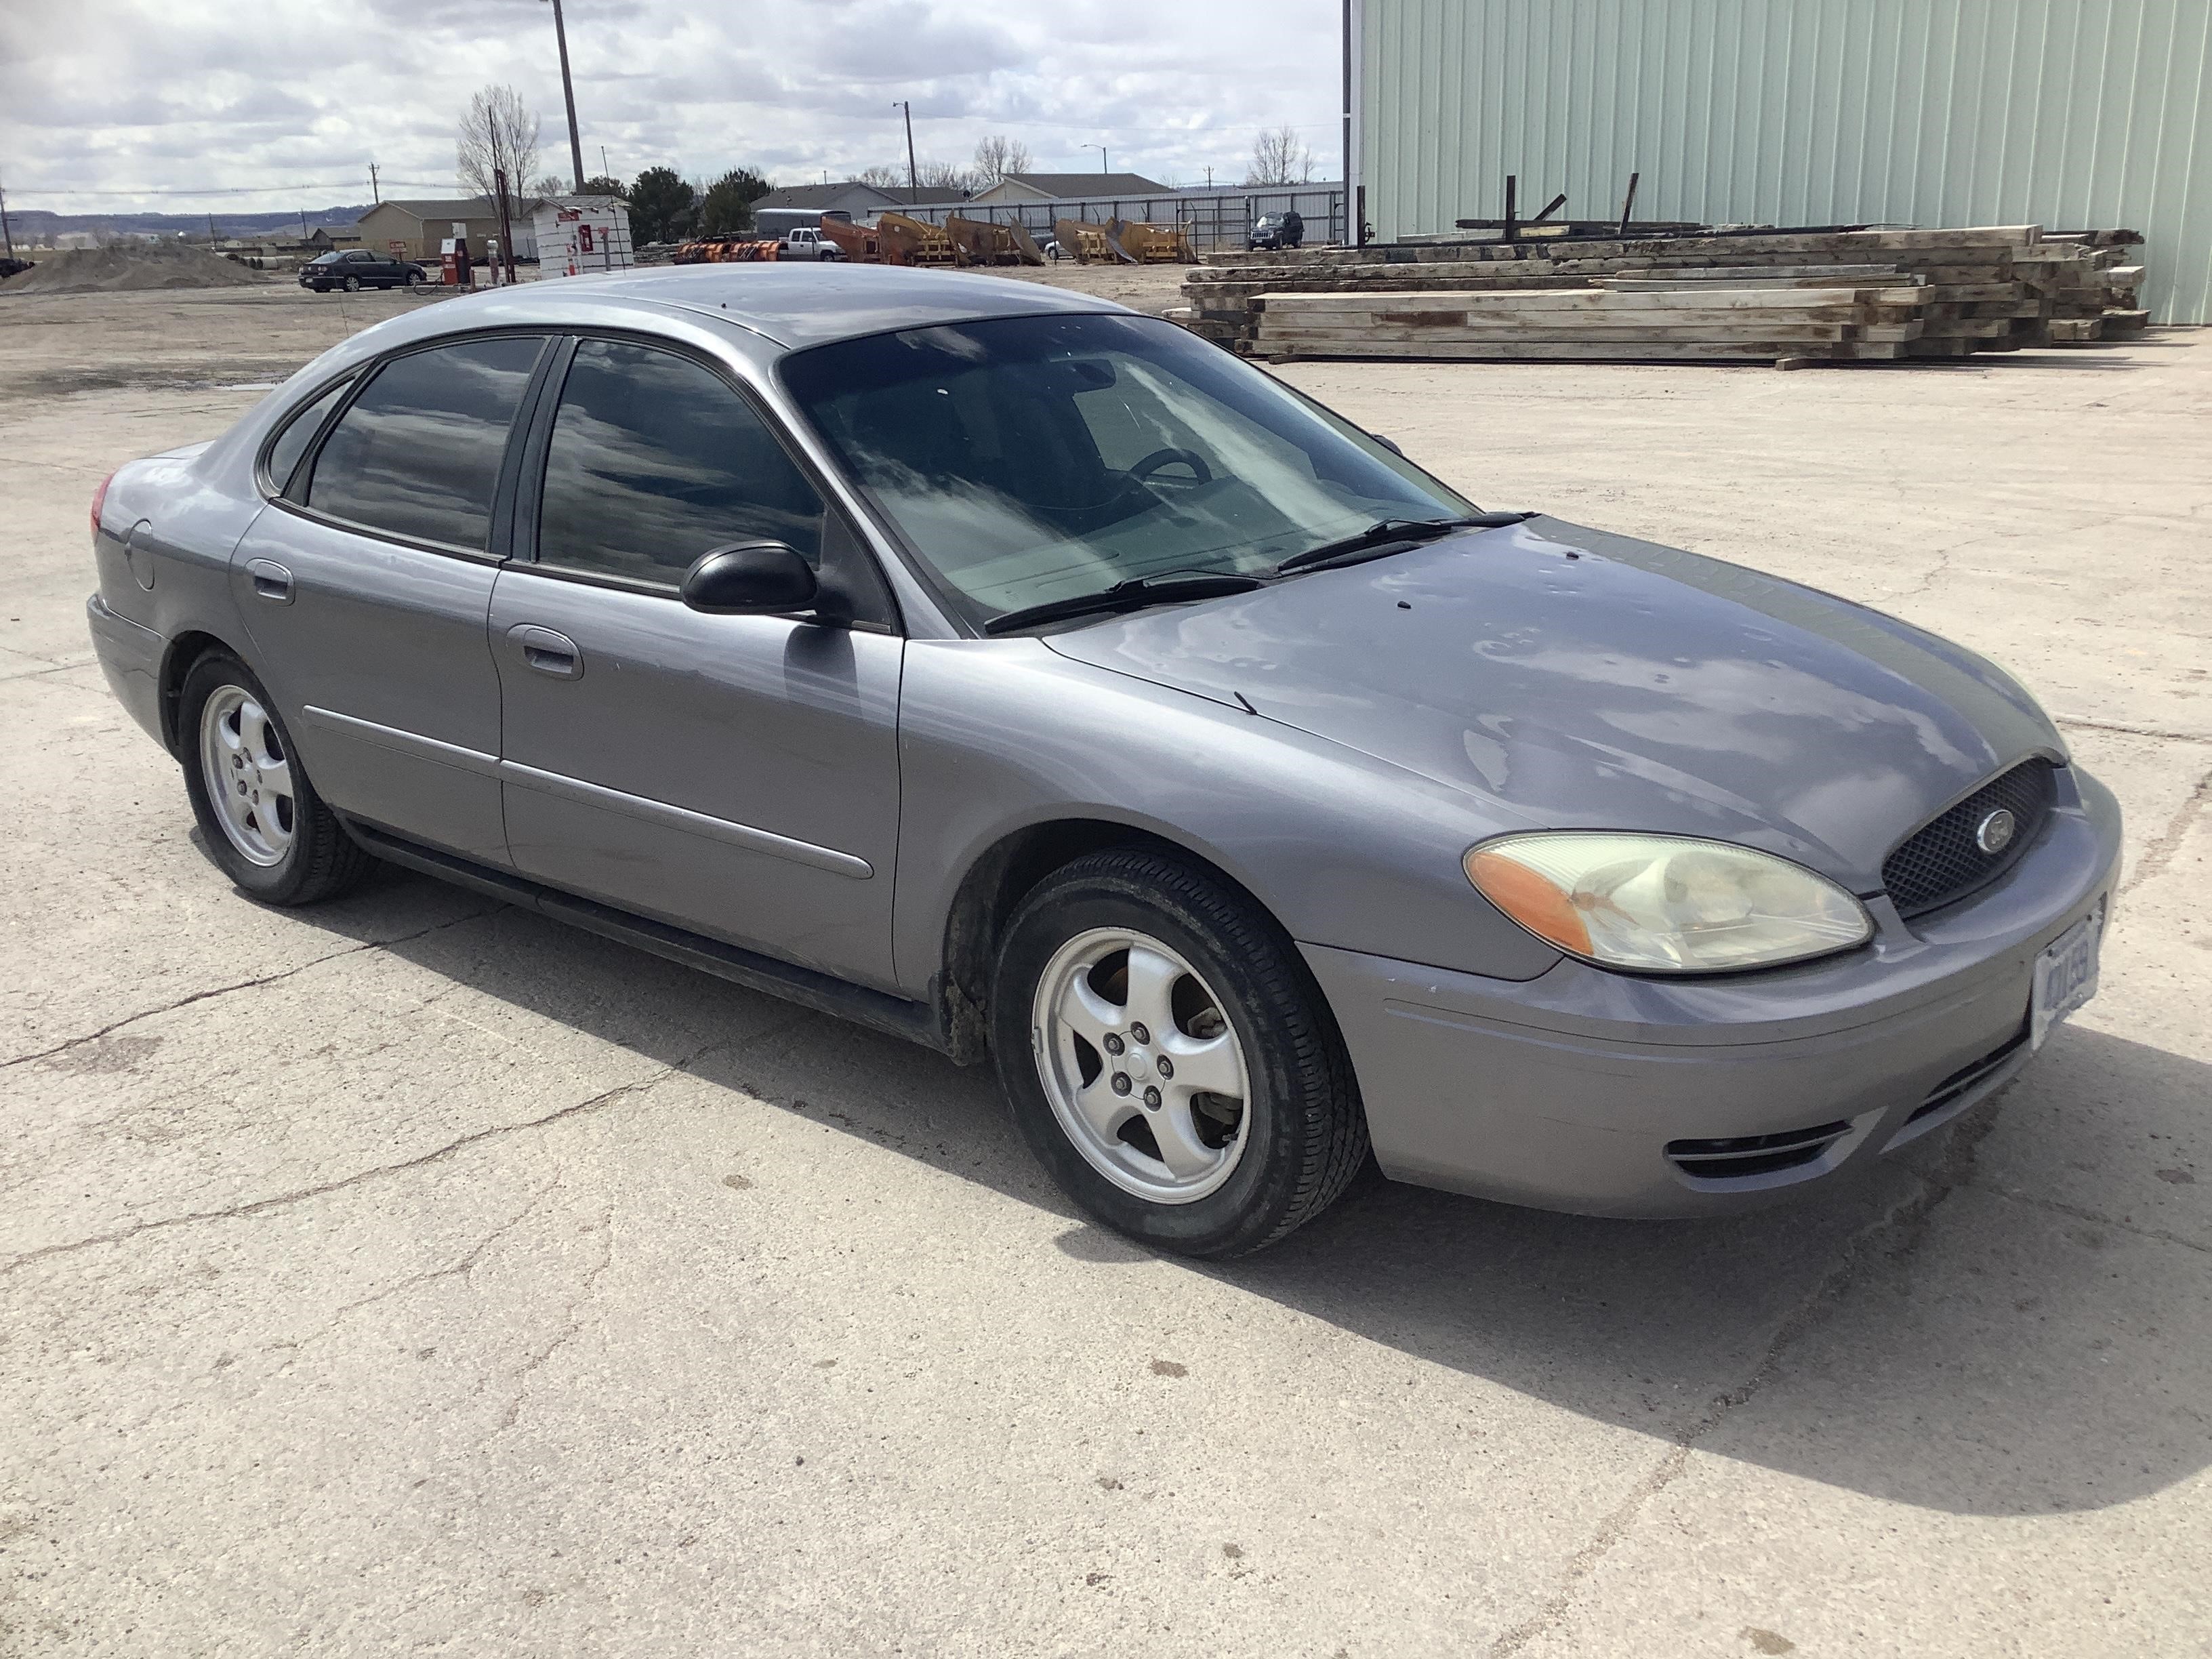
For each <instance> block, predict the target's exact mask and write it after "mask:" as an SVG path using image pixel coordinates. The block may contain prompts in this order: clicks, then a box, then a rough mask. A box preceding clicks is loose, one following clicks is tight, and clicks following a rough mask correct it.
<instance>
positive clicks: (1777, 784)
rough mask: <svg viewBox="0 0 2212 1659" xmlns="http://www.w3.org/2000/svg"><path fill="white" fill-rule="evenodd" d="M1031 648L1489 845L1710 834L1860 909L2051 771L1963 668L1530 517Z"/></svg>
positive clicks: (2039, 717)
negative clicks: (1317, 748)
mask: <svg viewBox="0 0 2212 1659" xmlns="http://www.w3.org/2000/svg"><path fill="white" fill-rule="evenodd" d="M1046 642H1047V643H1048V645H1050V646H1051V647H1052V648H1053V649H1054V651H1056V652H1058V653H1060V654H1061V655H1062V656H1065V657H1068V658H1071V659H1075V660H1078V661H1081V662H1085V663H1088V664H1091V665H1094V666H1096V667H1099V668H1104V669H1109V670H1113V671H1117V672H1121V673H1126V674H1133V675H1136V676H1139V677H1140V678H1145V679H1147V680H1151V681H1153V682H1155V683H1157V684H1162V685H1168V686H1174V687H1177V688H1180V689H1181V690H1186V691H1189V692H1194V693H1195V694H1197V695H1199V696H1206V697H1211V698H1213V699H1215V700H1217V701H1219V702H1229V703H1232V704H1234V703H1242V704H1243V705H1246V706H1249V708H1251V709H1253V710H1254V711H1255V713H1257V714H1261V715H1263V716H1265V717H1266V718H1267V719H1270V720H1279V721H1280V722H1282V723H1283V724H1285V725H1287V726H1296V727H1297V728H1298V729H1300V730H1301V731H1304V732H1311V733H1313V734H1315V735H1316V736H1318V737H1322V738H1328V739H1331V740H1332V741H1334V742H1337V743H1340V744H1346V745H1348V746H1350V747H1352V748H1353V749H1357V750H1362V751H1364V753H1367V754H1369V755H1372V756H1374V757H1376V758H1378V759H1381V760H1383V761H1387V762H1389V763H1392V764H1394V765H1396V766H1399V767H1402V768H1404V769H1407V770H1409V771H1412V772H1414V773H1418V774H1419V775H1422V776H1424V777H1426V778H1429V779H1431V780H1432V781H1437V782H1440V783H1443V784H1446V785H1449V786H1450V787H1455V788H1458V789H1462V790H1464V791H1465V792H1467V793H1468V794H1469V795H1470V796H1473V797H1475V798H1478V799H1480V801H1482V802H1484V803H1486V804H1487V805H1490V806H1491V807H1492V809H1493V810H1492V817H1493V818H1494V820H1495V825H1496V827H1497V828H1498V829H1507V828H1518V827H1525V826H1526V825H1528V824H1532V823H1533V824H1541V825H1546V826H1557V827H1585V828H1605V829H1640V830H1649V831H1657V832H1662V833H1671V834H1678V835H1699V836H1715V837H1717V838H1720V839H1723V840H1727V841H1732V842H1741V843H1743V844H1745V845H1748V846H1755V847H1762V848H1766V849H1768V850H1770V851H1772V852H1776V853H1779V854H1783V855H1784V857H1789V858H1793V859H1796V860H1800V861H1802V862H1803V863H1806V864H1808V865H1810V866H1813V867H1814V868H1815V869H1818V870H1820V871H1822V872H1824V873H1826V874H1827V875H1830V876H1832V877H1833V878H1836V879H1838V880H1840V881H1843V882H1845V883H1846V884H1849V885H1850V886H1851V887H1852V888H1853V890H1856V891H1858V892H1861V893H1870V892H1873V891H1875V890H1878V889H1879V887H1880V885H1881V875H1880V872H1881V861H1882V859H1883V858H1884V857H1885V856H1886V855H1887V853H1888V852H1889V850H1890V849H1891V848H1893V847H1894V846H1895V845H1896V844H1897V842H1898V841H1899V839H1900V838H1902V837H1903V836H1905V834H1906V833H1908V832H1909V831H1910V830H1911V829H1913V828H1915V827H1916V826H1917V825H1918V824H1919V823H1922V822H1923V820H1925V819H1926V818H1928V817H1931V816H1932V815H1934V814H1935V813H1936V812H1937V811H1941V810H1942V808H1944V807H1946V806H1948V805H1950V804H1951V803H1952V802H1953V801H1954V800H1955V799H1958V798H1959V797H1960V796H1961V795H1963V794H1965V793H1968V792H1969V791H1970V790H1972V788H1973V787H1975V786H1976V785H1978V784H1979V783H1980V782H1981V781H1984V779H1986V778H1988V777H1989V776H1990V775H1991V774H1993V773H1995V772H1997V771H2000V770H2002V769H2004V768H2005V767H2007V766H2009V765H2012V764H2014V763H2016V762H2018V761H2020V760H2021V759H2024V758H2026V757H2028V756H2030V755H2034V754H2039V753H2040V754H2045V755H2049V756H2051V757H2054V758H2056V757H2062V756H2063V753H2064V749H2063V744H2061V743H2060V741H2059V738H2058V734H2057V732H2056V730H2055V729H2054V728H2053V727H2052V726H2051V722H2050V720H2048V719H2047V718H2046V717H2045V714H2043V712H2042V711H2041V710H2040V709H2039V708H2037V706H2036V704H2035V702H2034V700H2033V698H2032V697H2030V696H2028V695H2027V692H2026V691H2024V690H2022V689H2021V687H2020V685H2019V684H2017V683H2015V681H2014V680H2013V679H2012V678H2010V677H2009V676H2008V675H2007V674H2005V673H2004V672H2003V671H2002V670H2001V669H1999V668H1997V667H1996V665H1993V664H1991V663H1990V662H1988V661H1987V660H1985V659H1983V658H1981V657H1978V656H1977V655H1976V654H1975V653H1972V652H1971V651H1968V650H1966V649H1964V648H1963V647H1959V646H1956V645H1953V644H1951V643H1950V642H1948V641H1945V640H1942V639H1938V638H1936V636H1935V635H1931V634H1927V633H1923V631H1921V630H1920V629H1917V628H1913V627H1911V626H1909V625H1908V624H1906V623H1901V622H1899V621H1898V620H1897V619H1896V618H1894V617H1887V616H1884V615H1882V614H1881V612H1879V611H1869V610H1868V609H1866V608H1865V607H1864V606H1862V605H1854V604H1852V603H1850V601H1849V600H1845V599H1837V598H1835V597H1834V596H1833V595H1832V594H1827V593H1822V592H1817V591H1816V590H1814V589H1812V588H1807V587H1801V586H1797V585H1796V584H1795V583H1792V582H1786V581H1782V580H1778V579H1776V578H1774V577H1771V576H1765V575H1762V574H1759V573H1758V572H1756V571H1753V570H1747V569H1745V568H1741V566H1737V565H1731V564H1726V563H1723V562H1721V561H1719V560H1717V559H1708V558H1704V557H1701V556H1699V555H1697V554H1693V553H1685V552H1680V551H1678V550H1674V549H1672V548H1666V547H1659V546H1656V545H1654V544H1650V543H1648V542H1639V541H1635V540H1632V539H1630V538H1626V537H1622V536H1615V535H1611V534H1608V533H1607V532H1603V531H1597V530H1589V529H1583V528H1579V527H1577V526H1573V525H1569V524H1565V523H1562V522H1561V521H1559V520H1555V519H1548V518H1538V519H1534V520H1529V521H1528V522H1526V523H1524V524H1520V525H1516V526H1510V527H1509V528H1504V529H1498V530H1491V531H1484V532H1464V533H1462V534H1458V535H1454V536H1449V537H1447V538H1443V539H1442V540H1440V541H1437V542H1434V543H1431V544H1426V545H1424V546H1420V547H1417V548H1414V549H1413V550H1409V551H1407V552H1403V553H1399V554H1395V555H1391V556H1387V557H1384V558H1382V559H1378V560H1375V561H1373V562H1369V563H1365V564H1360V565H1355V566H1352V567H1350V568H1345V569H1340V570H1331V571H1320V572H1316V573H1315V574H1312V575H1310V576H1304V577H1300V578H1297V579H1296V580H1288V581H1284V582H1281V583H1279V584H1276V585H1273V586H1268V587H1264V588H1260V589H1256V590H1255V591H1254V592H1249V593H1242V594H1237V595H1233V596H1231V597H1229V598H1226V599H1217V600H1212V601H1207V602H1205V603H1202V604H1200V605H1184V606H1176V607H1171V608H1166V609H1161V610H1156V611H1143V612H1139V613H1137V614H1134V615H1132V616H1127V617H1115V618H1111V619H1109V620H1104V621H1101V622H1099V623H1095V624H1092V625H1089V626H1085V627H1083V628H1079V629H1074V630H1073V631H1070V632H1066V633H1063V634H1059V635H1050V636H1048V639H1047V641H1046Z"/></svg>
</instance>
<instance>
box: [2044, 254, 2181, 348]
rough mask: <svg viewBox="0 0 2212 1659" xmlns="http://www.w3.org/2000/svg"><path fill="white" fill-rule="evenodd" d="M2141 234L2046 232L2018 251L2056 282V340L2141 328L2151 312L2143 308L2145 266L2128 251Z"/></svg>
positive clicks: (2113, 336) (2077, 341) (2078, 340)
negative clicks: (2141, 291) (2140, 294)
mask: <svg viewBox="0 0 2212 1659" xmlns="http://www.w3.org/2000/svg"><path fill="white" fill-rule="evenodd" d="M2139 246H2142V236H2141V235H2139V234H2136V232H2134V231H2132V230H2093V231H2085V232H2082V233H2080V234H2075V235H2065V236H2046V237H2045V238H2044V239H2043V241H2042V243H2041V244H2040V245H2039V246H2037V247H2033V248H2027V249H2023V250H2021V252H2020V253H2019V254H2016V255H2015V262H2016V263H2021V264H2040V265H2042V266H2044V267H2045V270H2044V271H2043V273H2042V274H2043V275H2044V276H2045V277H2046V278H2047V279H2048V281H2049V283H2050V286H2051V340H2052V342H2053V343H2055V344H2059V345H2087V344H2088V343H2090V342H2092V341H2094V340H2117V339H2124V338H2126V337H2129V336H2130V335H2136V334H2140V333H2142V330H2143V325H2145V324H2146V323H2148V322H2149V321H2150V313H2148V311H2144V310H2142V309H2139V308H2138V302H2137V300H2136V290H2137V289H2139V288H2141V287H2142V274H2143V273H2142V266H2141V265H2140V264H2134V263H2132V259H2133V257H2134V256H2133V255H2132V254H2131V253H2130V252H2129V250H2130V249H2132V248H2136V247H2139Z"/></svg>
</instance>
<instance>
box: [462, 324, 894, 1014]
mask: <svg viewBox="0 0 2212 1659" xmlns="http://www.w3.org/2000/svg"><path fill="white" fill-rule="evenodd" d="M573 356H574V361H573V362H570V363H568V365H567V366H566V368H565V370H564V371H563V372H562V380H561V383H560V385H559V386H558V392H557V397H556V396H555V395H553V394H552V393H550V392H549V394H548V395H547V397H546V398H544V400H543V406H542V409H541V412H540V415H539V416H538V422H537V425H538V437H537V439H536V440H535V441H534V443H533V447H532V461H531V463H530V465H529V466H528V467H527V468H526V471H525V475H524V480H523V487H522V492H521V493H522V495H523V497H524V499H525V502H526V506H525V507H524V509H523V511H524V518H523V520H522V524H523V527H524V529H525V532H526V533H525V534H524V536H523V537H522V538H520V550H521V551H523V552H532V551H534V554H535V558H534V560H532V561H531V562H524V561H523V560H522V559H520V558H518V560H517V561H516V562H513V563H512V564H510V565H508V566H507V567H506V568H504V569H502V570H501V572H500V574H499V578H498V581H497V583H496V585H495V588H494V591H493V597H492V615H491V640H492V646H493V650H494V653H495V657H496V659H497V662H498V666H499V678H500V684H501V695H502V708H503V711H504V732H503V747H502V749H501V756H502V757H503V758H502V762H501V776H502V778H503V779H504V780H505V781H506V800H507V839H508V842H509V845H510V846H511V848H513V857H514V862H515V864H516V866H517V867H518V868H520V870H522V871H523V872H526V873H527V874H530V875H532V876H535V877H538V878H540V879H541V880H544V881H546V882H549V883H550V884H554V885H556V886H559V887H562V888H566V889H568V890H572V891H575V892H579V893H582V894H586V895H588V896H592V897H595V898H599V899H603V900H605V901H607V902H611V903H613V904H616V905H618V906H621V907H622V908H626V909H629V910H635V911H639V912H642V913H644V914H646V915H652V916H655V917H659V918H661V919H663V920H665V921H671V922H674V923H676V924H678V925H679V926H682V927H687V928H690V929H693V930H695V931H697V932H701V933H708V934H712V935H715V936H717V937H720V938H721V939H726V940H728V941H730V942H732V943H735V944H738V945H745V946H748V947H750V948H753V949H757V950H759V951H763V952H766V953H768V954H770V955H774V956H777V957H782V958H784V959H785V960H787V961H791V962H796V963H802V964H804V965H805V966H808V967H811V968H816V969H821V970H823V971H824V972H828V973H832V974H836V975H840V976H842V977H844V978H847V979H852V980H857V981H863V982H869V983H874V984H877V985H879V986H884V987H889V986H890V985H891V984H892V983H893V975H892V972H891V961H890V903H891V872H892V866H893V862H894V856H895V854H896V848H897V839H898V803H899V787H898V754H897V723H898V684H899V672H900V668H901V665H902V659H903V658H902V653H903V643H904V642H903V641H902V639H901V638H900V637H899V635H898V634H897V632H896V629H895V627H894V626H893V625H892V619H891V614H890V599H889V598H888V595H887V594H886V593H885V592H884V588H883V586H882V579H881V576H880V574H879V573H878V571H877V570H876V568H875V567H874V565H873V563H872V559H871V556H870V555H869V554H868V553H867V551H866V549H865V548H864V547H863V546H861V544H860V542H859V540H858V538H857V537H855V536H854V534H853V533H852V531H851V529H850V526H848V524H847V523H846V522H845V520H843V519H842V516H841V515H840V514H839V513H838V512H837V510H836V508H835V507H831V506H829V505H828V504H827V503H825V501H824V499H823V494H822V492H821V491H820V490H819V489H817V486H816V484H815V483H814V482H813V481H812V480H811V478H810V477H808V476H807V474H806V473H805V471H803V470H802V468H801V467H800V466H799V465H797V464H796V463H795V462H794V461H793V459H792V456H791V454H790V453H789V452H788V451H787V448H786V447H785V446H784V445H783V444H782V443H781V441H780V440H779V438H778V436H777V435H776V433H775V429H774V428H773V426H772V425H771V423H770V422H769V418H768V416H766V415H765V413H764V412H763V410H761V409H760V408H759V407H758V406H757V404H755V403H754V402H753V401H752V400H751V398H750V397H749V396H747V395H746V394H744V393H742V392H740V391H738V388H737V387H736V386H734V385H732V383H731V382H730V381H729V380H727V379H726V378H725V376H724V375H723V374H722V373H721V372H720V370H718V369H717V368H714V367H713V366H712V365H710V364H709V363H708V362H704V361H703V360H701V359H696V358H693V357H691V356H685V355H682V354H679V353H678V352H676V351H673V350H670V349H665V348H663V347H660V346H657V345H651V344H647V343H641V342H632V341H624V340H617V339H585V340H582V341H580V342H579V343H576V344H575V345H574V350H573ZM532 503H534V505H535V507H536V510H535V512H534V514H533V513H532ZM533 522H534V525H535V537H534V545H533V538H532V537H531V535H530V534H529V533H528V532H529V529H530V526H532V524H533ZM763 538H770V539H775V540H778V541H782V542H787V543H788V544H791V545H792V546H793V547H794V548H796V549H798V550H799V552H801V553H802V554H804V555H805V556H806V557H807V558H808V559H809V561H810V562H813V563H814V564H815V566H816V568H817V571H818V572H819V574H820V576H821V578H822V580H823V581H824V583H825V584H827V585H828V586H829V588H830V589H831V590H832V591H833V592H835V593H836V595H838V605H840V606H842V609H844V610H845V611H847V612H848V616H847V617H845V618H843V619H842V620H840V621H838V622H836V623H826V622H823V621H821V620H809V619H801V618H794V617H710V616H703V615H701V614H700V613H698V612H696V611H692V610H690V608H688V607H687V606H686V605H684V602H683V601H682V599H679V598H678V593H677V585H678V582H679V581H680V580H682V578H683V575H684V571H685V570H686V569H687V568H689V567H690V564H691V563H692V562H693V561H695V560H696V559H697V558H698V556H700V555H701V554H702V553H705V552H707V551H708V550H711V549H713V548H716V547H720V546H726V545H727V544H730V543H732V542H738V541H748V540H757V539H763Z"/></svg>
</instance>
